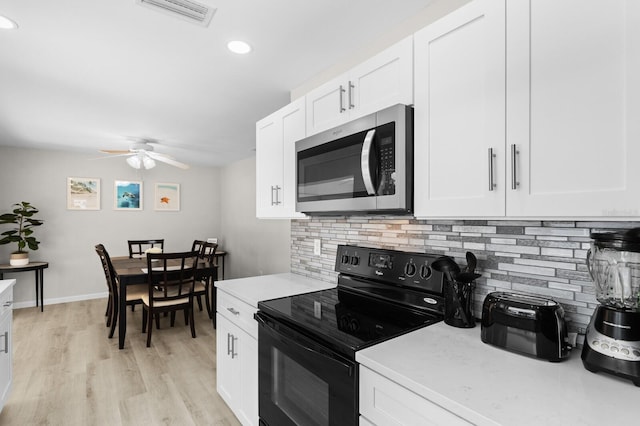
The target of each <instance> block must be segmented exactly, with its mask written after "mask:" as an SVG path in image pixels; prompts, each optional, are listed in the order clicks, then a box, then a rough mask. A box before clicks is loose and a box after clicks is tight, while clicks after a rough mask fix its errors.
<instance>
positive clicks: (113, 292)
mask: <svg viewBox="0 0 640 426" xmlns="http://www.w3.org/2000/svg"><path fill="white" fill-rule="evenodd" d="M95 250H96V253H97V254H98V257H99V258H100V262H101V263H102V269H103V270H104V276H105V278H106V281H107V288H108V290H109V298H108V300H107V312H106V313H105V315H106V317H107V327H111V329H110V330H109V338H110V339H111V338H112V337H113V333H114V332H115V330H116V323H117V322H118V313H119V311H120V299H119V285H120V282H119V281H118V275H117V274H116V272H115V269H114V268H113V264H112V263H111V257H109V253H108V252H107V249H105V248H104V245H102V244H98V245H96V246H95ZM145 294H147V285H146V284H132V285H128V286H127V294H126V300H127V305H131V306H132V307H133V306H134V305H137V304H141V303H142V296H144V295H145Z"/></svg>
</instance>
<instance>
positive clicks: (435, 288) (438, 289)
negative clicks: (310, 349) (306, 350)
mask: <svg viewBox="0 0 640 426" xmlns="http://www.w3.org/2000/svg"><path fill="white" fill-rule="evenodd" d="M436 258H437V256H434V255H427V254H423V253H409V252H401V251H394V250H383V249H373V248H363V247H356V246H349V245H341V246H338V253H337V256H336V266H335V269H336V271H337V272H339V273H340V274H339V276H338V286H337V287H336V288H333V289H329V290H322V291H316V292H313V293H307V294H301V295H297V296H289V297H283V298H279V299H273V300H268V301H264V302H260V303H258V309H259V310H260V311H261V312H263V313H265V314H266V315H268V316H270V317H272V318H274V319H277V320H280V321H283V322H284V323H287V324H289V325H292V326H293V327H294V328H295V329H297V330H299V331H300V332H301V333H303V334H305V335H307V336H308V337H310V338H313V339H319V340H322V341H323V342H324V343H325V344H326V345H327V346H328V347H330V348H331V349H333V350H335V351H338V352H340V353H342V354H343V355H345V356H347V357H349V358H351V359H355V352H356V351H358V350H360V349H363V348H366V347H368V346H371V345H374V344H377V343H380V342H382V341H385V340H387V339H391V338H393V337H396V336H399V335H401V334H404V333H407V332H409V331H413V330H416V329H418V328H421V327H424V326H426V325H429V324H433V323H434V322H438V321H440V320H441V319H442V317H443V312H444V299H443V293H442V291H443V283H444V277H443V275H442V273H440V272H437V271H435V270H432V269H431V267H430V265H431V263H432V262H433V260H435V259H436Z"/></svg>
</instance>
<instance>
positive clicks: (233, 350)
mask: <svg viewBox="0 0 640 426" xmlns="http://www.w3.org/2000/svg"><path fill="white" fill-rule="evenodd" d="M237 340H238V338H237V337H235V336H234V335H233V334H232V335H231V359H234V358H235V357H237V356H238V352H236V341H237Z"/></svg>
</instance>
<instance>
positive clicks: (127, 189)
mask: <svg viewBox="0 0 640 426" xmlns="http://www.w3.org/2000/svg"><path fill="white" fill-rule="evenodd" d="M113 199H114V209H115V210H142V182H133V181H128V180H117V181H115V182H114V185H113Z"/></svg>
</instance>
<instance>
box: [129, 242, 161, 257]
mask: <svg viewBox="0 0 640 426" xmlns="http://www.w3.org/2000/svg"><path fill="white" fill-rule="evenodd" d="M127 244H128V245H129V257H130V258H134V257H144V255H145V254H146V253H145V250H147V249H150V248H155V247H157V248H159V249H161V250H164V239H156V240H127Z"/></svg>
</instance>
